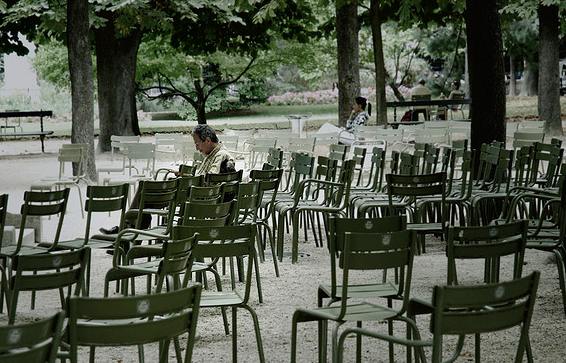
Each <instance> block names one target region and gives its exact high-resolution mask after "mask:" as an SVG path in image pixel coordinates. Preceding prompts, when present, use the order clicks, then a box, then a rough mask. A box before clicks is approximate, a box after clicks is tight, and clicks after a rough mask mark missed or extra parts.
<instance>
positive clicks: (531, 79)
mask: <svg viewBox="0 0 566 363" xmlns="http://www.w3.org/2000/svg"><path fill="white" fill-rule="evenodd" d="M524 68H525V69H524V71H523V84H522V86H521V96H536V95H537V89H538V71H537V66H536V65H534V64H532V63H531V62H529V61H528V60H525V67H524Z"/></svg>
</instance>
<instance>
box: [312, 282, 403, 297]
mask: <svg viewBox="0 0 566 363" xmlns="http://www.w3.org/2000/svg"><path fill="white" fill-rule="evenodd" d="M318 290H319V291H322V292H324V293H325V294H326V297H330V296H331V291H332V287H331V285H319V286H318ZM398 292H399V288H398V286H396V285H395V284H393V283H391V282H386V283H384V284H364V285H350V286H348V297H349V298H355V299H367V298H375V297H393V296H397V294H398ZM336 297H338V298H341V297H342V285H337V286H336Z"/></svg>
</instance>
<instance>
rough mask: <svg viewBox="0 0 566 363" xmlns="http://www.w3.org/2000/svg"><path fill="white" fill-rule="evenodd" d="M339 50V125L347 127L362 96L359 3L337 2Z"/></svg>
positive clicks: (349, 1)
mask: <svg viewBox="0 0 566 363" xmlns="http://www.w3.org/2000/svg"><path fill="white" fill-rule="evenodd" d="M336 43H337V50H338V124H339V125H341V126H345V125H346V121H347V120H348V117H349V116H350V112H351V110H352V105H353V104H354V99H355V98H356V97H357V96H359V94H360V68H359V67H360V55H359V43H358V1H357V0H336Z"/></svg>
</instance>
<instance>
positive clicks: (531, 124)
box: [517, 121, 544, 132]
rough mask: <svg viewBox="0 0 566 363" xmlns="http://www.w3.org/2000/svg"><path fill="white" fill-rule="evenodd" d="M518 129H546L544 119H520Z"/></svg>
mask: <svg viewBox="0 0 566 363" xmlns="http://www.w3.org/2000/svg"><path fill="white" fill-rule="evenodd" d="M517 131H523V132H529V131H533V132H543V131H544V121H520V122H519V125H518V126H517Z"/></svg>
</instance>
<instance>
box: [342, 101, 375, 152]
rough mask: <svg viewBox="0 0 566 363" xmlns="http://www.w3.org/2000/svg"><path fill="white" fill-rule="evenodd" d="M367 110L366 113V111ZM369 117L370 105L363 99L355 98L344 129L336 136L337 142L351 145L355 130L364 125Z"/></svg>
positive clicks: (354, 137)
mask: <svg viewBox="0 0 566 363" xmlns="http://www.w3.org/2000/svg"><path fill="white" fill-rule="evenodd" d="M366 109H367V111H366ZM370 115H371V103H369V102H368V100H367V99H366V98H365V97H356V98H355V100H354V105H353V106H352V112H351V113H350V117H349V118H348V121H346V128H345V129H342V130H341V131H340V133H339V134H338V141H339V142H340V143H342V144H345V145H352V143H353V142H354V140H355V139H356V136H355V135H354V134H355V132H356V129H357V128H358V127H360V126H363V125H365V124H366V122H367V121H368V120H369V116H370Z"/></svg>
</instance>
